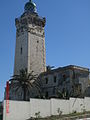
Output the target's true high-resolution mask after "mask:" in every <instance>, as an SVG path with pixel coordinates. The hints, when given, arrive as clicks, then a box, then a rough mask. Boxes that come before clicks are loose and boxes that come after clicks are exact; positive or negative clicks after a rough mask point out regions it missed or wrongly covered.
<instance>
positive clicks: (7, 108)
mask: <svg viewBox="0 0 90 120" xmlns="http://www.w3.org/2000/svg"><path fill="white" fill-rule="evenodd" d="M6 113H7V114H8V113H9V81H7V83H6Z"/></svg>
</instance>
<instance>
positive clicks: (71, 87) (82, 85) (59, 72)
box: [41, 65, 89, 98]
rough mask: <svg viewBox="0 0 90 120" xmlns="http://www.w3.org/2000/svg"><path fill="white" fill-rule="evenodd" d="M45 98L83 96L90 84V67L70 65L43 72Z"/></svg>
mask: <svg viewBox="0 0 90 120" xmlns="http://www.w3.org/2000/svg"><path fill="white" fill-rule="evenodd" d="M41 79H42V84H43V86H42V91H43V92H42V93H43V96H45V98H51V97H59V98H69V97H83V96H84V93H85V90H86V88H87V87H88V85H89V69H87V68H83V67H79V66H74V65H69V66H66V67H60V68H57V69H53V70H49V71H47V72H44V73H42V74H41Z"/></svg>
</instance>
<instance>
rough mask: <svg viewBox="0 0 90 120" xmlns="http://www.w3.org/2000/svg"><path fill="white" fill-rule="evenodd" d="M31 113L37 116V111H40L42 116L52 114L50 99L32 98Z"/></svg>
mask: <svg viewBox="0 0 90 120" xmlns="http://www.w3.org/2000/svg"><path fill="white" fill-rule="evenodd" d="M30 111H31V113H30V115H31V117H35V113H38V112H40V116H41V117H47V116H50V115H51V113H50V100H42V99H30Z"/></svg>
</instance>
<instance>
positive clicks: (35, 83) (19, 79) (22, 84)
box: [10, 69, 41, 101]
mask: <svg viewBox="0 0 90 120" xmlns="http://www.w3.org/2000/svg"><path fill="white" fill-rule="evenodd" d="M10 81H11V82H12V86H13V87H15V88H16V92H17V91H18V90H20V89H22V90H23V94H24V95H23V100H24V101H26V93H30V92H31V91H30V89H31V88H36V89H37V90H38V92H39V94H40V95H41V88H40V79H39V77H38V76H37V75H34V74H33V71H32V72H31V73H28V72H27V69H25V70H24V69H21V70H20V74H19V75H14V76H12V78H11V79H10Z"/></svg>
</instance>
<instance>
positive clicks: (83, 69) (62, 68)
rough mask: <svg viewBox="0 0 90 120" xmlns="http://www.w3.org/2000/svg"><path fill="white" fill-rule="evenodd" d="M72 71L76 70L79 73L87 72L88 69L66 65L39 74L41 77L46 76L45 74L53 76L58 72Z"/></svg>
mask: <svg viewBox="0 0 90 120" xmlns="http://www.w3.org/2000/svg"><path fill="white" fill-rule="evenodd" d="M70 69H71V70H72V69H74V70H75V69H77V70H80V71H85V72H89V69H88V68H85V67H80V66H76V65H68V66H64V67H58V68H56V69H51V70H48V71H46V72H44V73H41V75H47V74H53V73H55V72H60V71H65V70H70Z"/></svg>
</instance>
